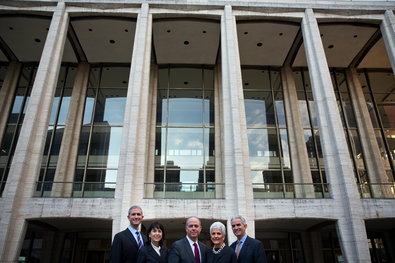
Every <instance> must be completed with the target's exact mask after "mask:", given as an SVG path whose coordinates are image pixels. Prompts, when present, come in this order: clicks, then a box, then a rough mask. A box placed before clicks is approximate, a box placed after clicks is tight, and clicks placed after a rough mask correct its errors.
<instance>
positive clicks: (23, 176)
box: [0, 2, 69, 262]
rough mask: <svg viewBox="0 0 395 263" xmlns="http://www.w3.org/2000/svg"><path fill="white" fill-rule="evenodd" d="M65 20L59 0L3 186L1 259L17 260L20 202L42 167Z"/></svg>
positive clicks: (24, 209)
mask: <svg viewBox="0 0 395 263" xmlns="http://www.w3.org/2000/svg"><path fill="white" fill-rule="evenodd" d="M68 22H69V17H68V14H67V12H66V7H65V3H64V2H59V3H58V5H57V8H56V11H55V12H54V14H53V17H52V21H51V25H50V28H49V31H48V35H47V39H46V41H45V45H44V50H43V53H42V56H41V60H40V65H39V67H38V70H37V75H36V79H35V81H34V84H33V89H32V93H31V96H30V101H29V105H28V107H27V112H26V115H25V119H24V122H23V125H22V129H21V132H20V135H19V140H18V144H17V146H16V149H15V154H14V158H13V162H12V165H11V169H10V172H9V176H8V180H7V184H6V186H5V189H4V194H3V198H4V201H3V202H2V203H1V207H0V210H1V211H2V216H1V220H0V261H1V262H15V261H17V258H18V256H19V252H20V248H21V246H22V243H23V242H22V240H23V238H24V235H25V232H26V227H27V223H26V221H25V218H26V217H27V216H26V213H27V211H29V208H27V207H24V206H23V204H24V203H25V202H26V200H28V199H30V198H31V197H32V196H33V192H34V188H35V186H36V184H35V182H36V180H37V178H38V175H39V171H40V167H41V160H42V155H43V150H44V145H45V138H46V135H47V130H48V123H49V118H50V114H51V108H52V103H53V98H54V94H55V89H56V84H57V81H58V74H59V69H60V64H61V62H62V56H63V49H64V45H65V41H66V35H67V29H68ZM22 189H23V190H22Z"/></svg>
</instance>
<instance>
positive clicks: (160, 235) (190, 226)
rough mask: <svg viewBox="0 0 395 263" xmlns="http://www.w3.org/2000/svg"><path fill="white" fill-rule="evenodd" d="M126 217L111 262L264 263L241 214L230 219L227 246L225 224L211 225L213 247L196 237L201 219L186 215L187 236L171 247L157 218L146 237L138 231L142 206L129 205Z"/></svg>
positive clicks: (118, 234)
mask: <svg viewBox="0 0 395 263" xmlns="http://www.w3.org/2000/svg"><path fill="white" fill-rule="evenodd" d="M127 217H128V220H129V222H130V225H129V226H128V228H127V229H125V230H124V231H121V232H119V233H117V234H116V235H115V236H114V240H113V244H112V248H111V253H110V263H118V262H130V263H134V262H137V263H151V262H158V263H167V262H169V263H245V262H248V263H258V262H259V263H263V262H264V263H266V255H265V251H264V249H263V245H262V243H261V242H260V241H259V240H256V239H254V238H251V237H249V236H248V235H247V234H246V229H247V222H246V220H245V218H244V217H242V216H234V217H233V218H232V219H231V225H232V230H233V233H234V234H235V236H236V237H237V241H235V242H233V243H232V244H231V245H230V246H226V244H225V238H226V229H225V226H224V224H222V223H221V222H215V223H213V224H212V225H211V227H210V237H211V241H212V243H213V247H212V249H209V248H208V247H207V246H206V245H205V244H204V243H203V242H201V241H199V240H198V238H199V235H200V232H201V230H202V225H201V222H200V219H199V218H197V217H195V216H192V217H189V218H188V219H187V221H186V227H185V230H186V233H187V234H186V236H185V237H184V238H182V239H180V240H177V241H176V242H174V243H173V245H172V246H171V249H170V251H168V249H167V248H166V247H165V246H164V245H163V242H164V238H165V229H164V227H163V225H162V224H160V223H159V222H154V223H152V224H151V225H150V226H149V228H148V230H147V235H148V237H147V236H145V235H143V234H142V233H140V231H139V229H140V224H141V222H142V221H143V218H144V215H143V210H142V209H141V207H139V206H132V207H131V208H130V209H129V212H128V216H127Z"/></svg>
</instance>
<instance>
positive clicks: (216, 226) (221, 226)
mask: <svg viewBox="0 0 395 263" xmlns="http://www.w3.org/2000/svg"><path fill="white" fill-rule="evenodd" d="M213 229H219V230H221V232H222V235H224V236H226V229H225V225H224V224H222V223H221V222H214V223H212V224H211V226H210V234H211V231H213Z"/></svg>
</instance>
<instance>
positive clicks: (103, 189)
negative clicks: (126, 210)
mask: <svg viewBox="0 0 395 263" xmlns="http://www.w3.org/2000/svg"><path fill="white" fill-rule="evenodd" d="M129 70H130V68H129V67H128V66H125V67H124V66H111V67H109V66H108V67H107V66H100V67H94V68H91V70H90V76H89V82H88V89H87V94H86V100H85V111H84V118H83V127H82V128H81V135H80V142H79V149H78V156H77V167H76V173H75V178H74V182H75V185H74V196H82V197H113V196H114V191H115V184H116V180H117V172H118V163H119V153H120V148H121V139H122V128H123V120H124V115H125V105H126V96H127V87H128V81H127V80H128V79H129ZM92 120H93V122H92ZM76 182H78V184H77V183H76Z"/></svg>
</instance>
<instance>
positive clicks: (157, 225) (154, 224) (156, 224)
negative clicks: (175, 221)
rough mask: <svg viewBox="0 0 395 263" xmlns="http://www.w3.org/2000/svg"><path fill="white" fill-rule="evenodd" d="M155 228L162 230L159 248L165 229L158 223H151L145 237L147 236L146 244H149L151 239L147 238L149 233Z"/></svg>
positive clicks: (161, 244)
mask: <svg viewBox="0 0 395 263" xmlns="http://www.w3.org/2000/svg"><path fill="white" fill-rule="evenodd" d="M155 228H158V229H160V230H162V239H161V240H160V241H159V246H163V240H164V239H165V228H164V227H163V225H162V224H161V223H159V222H153V223H152V224H151V225H150V226H149V228H148V231H147V235H148V242H151V238H150V237H149V233H151V231H152V230H153V229H155Z"/></svg>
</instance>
